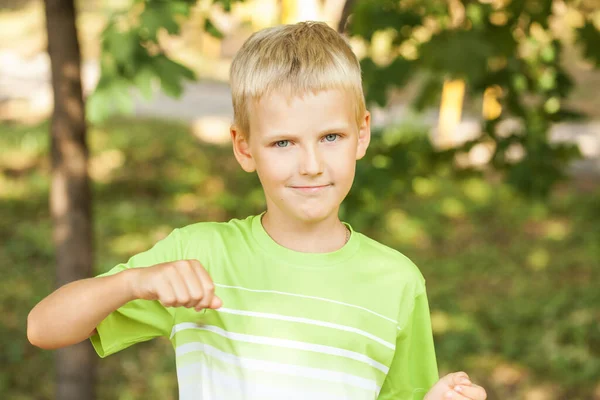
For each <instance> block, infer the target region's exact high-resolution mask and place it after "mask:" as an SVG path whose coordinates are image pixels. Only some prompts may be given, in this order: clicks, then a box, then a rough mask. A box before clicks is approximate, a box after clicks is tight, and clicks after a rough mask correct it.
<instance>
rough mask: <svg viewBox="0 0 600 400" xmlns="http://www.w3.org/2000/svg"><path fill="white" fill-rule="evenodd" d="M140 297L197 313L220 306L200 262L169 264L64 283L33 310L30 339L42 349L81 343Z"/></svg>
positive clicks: (29, 327)
mask: <svg viewBox="0 0 600 400" xmlns="http://www.w3.org/2000/svg"><path fill="white" fill-rule="evenodd" d="M136 299H142V300H158V301H159V302H160V303H161V304H162V305H163V306H165V307H180V306H183V307H188V308H192V307H193V308H195V309H197V310H201V309H203V308H209V307H210V308H218V307H220V306H221V300H220V299H219V298H218V297H217V296H215V295H214V284H213V282H212V280H211V278H210V276H209V275H208V273H207V272H206V270H205V269H204V268H203V267H202V265H201V264H200V262H199V261H197V260H180V261H172V262H165V263H162V264H157V265H154V266H150V267H145V268H131V269H126V270H124V271H121V272H118V273H116V274H114V275H109V276H103V277H98V278H91V279H83V280H80V281H76V282H71V283H69V284H66V285H64V286H63V287H61V288H59V289H58V290H56V291H55V292H54V293H52V294H50V295H49V296H48V297H46V298H45V299H44V300H42V301H41V302H40V303H39V304H38V305H37V306H35V307H34V308H33V310H31V312H30V313H29V317H28V318H27V337H28V339H29V341H30V342H31V343H32V344H34V345H35V346H38V347H41V348H43V349H57V348H61V347H65V346H69V345H72V344H75V343H79V342H81V341H82V340H85V339H87V338H89V337H90V336H92V335H93V334H94V333H95V328H96V327H97V326H98V324H100V322H102V321H103V320H104V319H105V318H106V317H108V315H109V314H111V313H112V312H113V311H116V310H117V309H119V308H120V307H121V306H123V305H125V304H126V303H128V302H130V301H132V300H136Z"/></svg>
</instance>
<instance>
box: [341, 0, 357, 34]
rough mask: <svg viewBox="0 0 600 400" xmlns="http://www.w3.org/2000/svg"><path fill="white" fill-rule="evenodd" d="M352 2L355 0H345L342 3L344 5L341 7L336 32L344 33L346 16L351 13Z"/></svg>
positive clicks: (346, 21)
mask: <svg viewBox="0 0 600 400" xmlns="http://www.w3.org/2000/svg"><path fill="white" fill-rule="evenodd" d="M354 3H355V0H346V2H345V3H344V7H343V8H342V15H341V16H340V20H339V22H338V26H337V31H338V32H340V33H344V32H345V31H346V25H347V24H348V18H350V14H351V13H352V8H353V7H354Z"/></svg>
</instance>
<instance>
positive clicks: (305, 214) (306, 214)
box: [296, 208, 335, 222]
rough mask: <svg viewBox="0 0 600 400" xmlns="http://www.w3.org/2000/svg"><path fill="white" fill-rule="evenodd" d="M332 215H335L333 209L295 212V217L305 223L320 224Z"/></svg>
mask: <svg viewBox="0 0 600 400" xmlns="http://www.w3.org/2000/svg"><path fill="white" fill-rule="evenodd" d="M332 214H335V210H334V209H329V208H327V209H325V208H322V209H321V208H320V209H308V210H306V209H305V210H297V211H296V215H298V217H299V218H300V219H301V220H302V221H305V222H320V221H323V220H325V219H327V218H329V217H330V216H331V215H332Z"/></svg>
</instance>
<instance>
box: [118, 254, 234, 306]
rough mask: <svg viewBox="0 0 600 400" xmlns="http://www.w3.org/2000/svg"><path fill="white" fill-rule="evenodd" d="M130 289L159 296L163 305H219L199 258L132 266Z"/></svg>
mask: <svg viewBox="0 0 600 400" xmlns="http://www.w3.org/2000/svg"><path fill="white" fill-rule="evenodd" d="M129 271H131V290H132V292H133V295H134V296H135V298H137V299H145V300H158V301H160V303H161V304H162V305H164V306H165V307H187V308H192V307H193V308H195V309H196V311H200V310H201V309H203V308H219V307H221V305H222V301H221V299H219V298H218V297H217V296H216V295H215V285H214V283H213V281H212V279H211V278H210V276H209V275H208V272H206V270H205V269H204V267H202V264H200V262H199V261H198V260H181V261H173V262H168V263H163V264H157V265H154V266H152V267H147V268H133V269H131V270H129Z"/></svg>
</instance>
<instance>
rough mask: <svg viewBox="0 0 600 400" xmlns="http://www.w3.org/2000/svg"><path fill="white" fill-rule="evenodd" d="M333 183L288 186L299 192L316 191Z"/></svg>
mask: <svg viewBox="0 0 600 400" xmlns="http://www.w3.org/2000/svg"><path fill="white" fill-rule="evenodd" d="M332 185H333V184H331V183H330V184H327V185H311V186H290V188H292V189H294V190H296V191H299V192H301V193H317V192H320V191H321V190H324V189H327V188H328V187H330V186H332Z"/></svg>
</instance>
